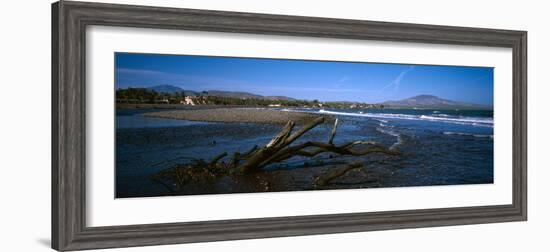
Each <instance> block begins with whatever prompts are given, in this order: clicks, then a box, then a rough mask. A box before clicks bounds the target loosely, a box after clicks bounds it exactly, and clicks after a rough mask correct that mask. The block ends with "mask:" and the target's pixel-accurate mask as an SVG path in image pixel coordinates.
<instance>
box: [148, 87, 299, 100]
mask: <svg viewBox="0 0 550 252" xmlns="http://www.w3.org/2000/svg"><path fill="white" fill-rule="evenodd" d="M146 88H147V89H149V90H153V91H155V92H159V93H176V92H185V94H187V95H194V96H196V95H199V94H208V95H213V96H219V97H229V98H240V99H265V100H272V101H281V100H285V101H293V100H296V99H294V98H292V97H288V96H263V95H258V94H253V93H249V92H239V91H223V90H206V91H202V92H197V91H194V90H187V89H183V88H180V87H178V86H174V85H156V86H152V87H146Z"/></svg>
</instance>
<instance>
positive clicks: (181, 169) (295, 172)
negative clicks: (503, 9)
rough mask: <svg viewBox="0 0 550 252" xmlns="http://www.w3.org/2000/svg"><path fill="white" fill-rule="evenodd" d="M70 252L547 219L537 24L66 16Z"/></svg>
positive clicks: (55, 186)
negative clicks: (535, 56) (537, 120)
mask: <svg viewBox="0 0 550 252" xmlns="http://www.w3.org/2000/svg"><path fill="white" fill-rule="evenodd" d="M52 27H53V29H52V32H53V33H52V96H53V97H52V101H53V102H52V114H53V118H52V148H53V151H52V153H53V154H52V247H53V248H54V249H57V250H79V249H94V248H113V247H127V246H146V245H160V244H174V243H189V242H202V241H218V240H232V239H250V238H264V237H281V236H295V235H311V234H324V233H338V232H357V231H371V230H386V229H399V228H416V227H431V226H445V225H463V224H475V223H493V222H506V221H524V220H526V219H527V191H526V190H527V180H526V178H527V143H526V141H527V113H526V111H527V66H526V57H527V51H526V50H527V49H526V45H527V42H526V40H527V32H525V31H511V30H494V29H482V28H464V27H449V26H434V25H420V24H402V23H387V22H374V21H357V20H344V19H326V18H313V17H297V16H282V15H266V14H252V13H237V12H220V11H207V10H191V9H176V8H161V7H146V6H131V5H115V4H99V3H84V2H73V1H61V2H58V3H55V4H53V5H52Z"/></svg>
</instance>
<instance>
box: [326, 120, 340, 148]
mask: <svg viewBox="0 0 550 252" xmlns="http://www.w3.org/2000/svg"><path fill="white" fill-rule="evenodd" d="M337 127H338V118H336V120H334V126H333V127H332V132H331V134H330V137H329V139H328V143H329V144H332V140H334V136H336V128H337Z"/></svg>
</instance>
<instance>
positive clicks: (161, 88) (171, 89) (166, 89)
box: [147, 85, 184, 93]
mask: <svg viewBox="0 0 550 252" xmlns="http://www.w3.org/2000/svg"><path fill="white" fill-rule="evenodd" d="M147 89H149V90H153V91H155V92H158V93H175V92H182V91H184V90H183V89H182V88H180V87H176V86H172V85H157V86H152V87H148V88H147Z"/></svg>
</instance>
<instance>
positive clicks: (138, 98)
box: [116, 88, 382, 108]
mask: <svg viewBox="0 0 550 252" xmlns="http://www.w3.org/2000/svg"><path fill="white" fill-rule="evenodd" d="M185 97H186V93H185V92H183V91H182V92H173V93H165V92H156V91H154V90H151V89H146V88H127V89H118V90H117V91H116V101H117V103H141V104H144V103H145V104H156V103H168V104H179V103H181V102H182V101H185ZM190 99H191V100H192V101H193V103H194V104H197V105H233V106H260V107H267V106H281V107H329V108H350V107H352V108H354V107H355V108H368V107H382V105H372V104H366V103H349V102H320V101H318V100H312V101H308V100H270V99H261V98H238V97H225V96H213V95H209V94H208V93H207V92H202V93H198V94H197V93H192V94H190Z"/></svg>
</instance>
